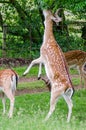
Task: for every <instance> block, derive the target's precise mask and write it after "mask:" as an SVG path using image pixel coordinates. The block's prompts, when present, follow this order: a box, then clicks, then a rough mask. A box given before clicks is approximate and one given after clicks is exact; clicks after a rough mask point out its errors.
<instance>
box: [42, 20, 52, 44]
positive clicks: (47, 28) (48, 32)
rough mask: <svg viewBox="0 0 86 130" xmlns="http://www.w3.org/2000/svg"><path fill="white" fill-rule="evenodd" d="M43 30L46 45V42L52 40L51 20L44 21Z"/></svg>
mask: <svg viewBox="0 0 86 130" xmlns="http://www.w3.org/2000/svg"><path fill="white" fill-rule="evenodd" d="M44 24H45V30H44V40H43V41H44V43H47V42H48V40H49V39H50V40H53V39H54V35H53V22H52V21H51V20H48V21H47V20H45V22H44Z"/></svg>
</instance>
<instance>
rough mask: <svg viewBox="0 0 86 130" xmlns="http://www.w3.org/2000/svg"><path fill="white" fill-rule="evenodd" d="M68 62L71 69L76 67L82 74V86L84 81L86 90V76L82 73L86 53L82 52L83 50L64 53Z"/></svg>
mask: <svg viewBox="0 0 86 130" xmlns="http://www.w3.org/2000/svg"><path fill="white" fill-rule="evenodd" d="M64 55H65V58H66V61H67V63H68V66H69V68H71V67H73V66H76V67H77V69H78V72H79V74H80V78H81V84H82V79H83V80H84V88H86V85H85V84H86V77H85V76H86V75H84V74H83V71H82V66H83V65H84V63H85V62H86V52H84V51H81V50H73V51H68V52H65V53H64Z"/></svg>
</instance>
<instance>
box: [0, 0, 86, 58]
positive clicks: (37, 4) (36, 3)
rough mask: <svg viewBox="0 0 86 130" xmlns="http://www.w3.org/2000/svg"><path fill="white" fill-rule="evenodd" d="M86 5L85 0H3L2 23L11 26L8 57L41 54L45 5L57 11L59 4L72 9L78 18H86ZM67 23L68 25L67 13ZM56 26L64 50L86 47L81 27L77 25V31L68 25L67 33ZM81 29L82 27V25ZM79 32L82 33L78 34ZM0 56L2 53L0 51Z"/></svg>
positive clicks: (0, 10) (57, 38) (1, 9)
mask: <svg viewBox="0 0 86 130" xmlns="http://www.w3.org/2000/svg"><path fill="white" fill-rule="evenodd" d="M8 1H9V0H8ZM85 7H86V2H85V1H80V0H73V1H72V0H65V1H64V0H57V1H55V0H33V1H31V0H25V1H23V0H15V1H14V3H12V2H11V1H10V3H3V0H2V3H1V4H0V13H1V16H2V19H3V21H2V23H3V24H4V23H5V24H7V26H8V27H7V37H6V53H7V57H13V58H14V57H16V58H17V57H20V58H21V57H23V58H29V59H30V58H31V59H34V58H37V57H38V56H39V49H40V46H41V44H42V41H43V33H44V25H43V22H44V19H43V13H42V10H43V9H45V8H46V9H50V10H52V12H55V11H56V10H57V9H58V8H63V9H64V11H66V12H67V13H70V14H71V15H72V13H73V15H74V16H75V18H76V20H77V21H78V20H79V21H80V20H82V21H85V20H86V17H85V12H86V8H85ZM65 16H66V14H65ZM0 20H1V19H0ZM69 20H73V17H71V16H70V18H69ZM74 20H75V19H74ZM64 23H66V24H67V25H68V15H67V18H66V20H65V22H64ZM0 26H1V25H0ZM69 26H70V25H68V27H69ZM75 26H76V25H74V27H75ZM82 26H84V25H82ZM82 26H81V27H82ZM55 28H56V29H55V30H54V34H55V36H56V40H57V42H58V44H59V45H60V46H61V48H62V50H63V51H68V50H74V49H81V50H85V49H86V48H85V46H84V42H85V41H83V39H81V33H82V32H81V31H80V32H78V31H77V29H76V32H75V30H70V28H69V29H68V31H69V35H68V34H67V32H66V31H58V30H57V27H55ZM72 28H73V26H72ZM0 30H1V29H0ZM78 30H81V28H79V29H78ZM75 33H76V34H75ZM78 33H79V35H77V34H78ZM0 36H1V35H0ZM0 46H2V39H0ZM84 48H85V49H84ZM8 50H10V51H8ZM0 57H2V55H1V53H0Z"/></svg>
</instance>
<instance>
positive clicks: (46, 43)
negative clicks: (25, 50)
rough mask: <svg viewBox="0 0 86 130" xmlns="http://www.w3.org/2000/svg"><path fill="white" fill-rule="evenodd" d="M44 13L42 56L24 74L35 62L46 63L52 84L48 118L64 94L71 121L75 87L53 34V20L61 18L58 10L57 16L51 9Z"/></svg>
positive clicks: (68, 118) (47, 73)
mask: <svg viewBox="0 0 86 130" xmlns="http://www.w3.org/2000/svg"><path fill="white" fill-rule="evenodd" d="M43 14H44V17H45V21H44V25H45V30H44V38H43V43H42V46H41V49H40V57H39V58H38V59H36V60H33V61H32V62H31V64H30V65H29V67H28V68H27V70H26V71H25V72H24V74H23V75H26V74H27V73H28V72H29V71H30V69H31V67H32V66H33V65H35V64H40V66H41V64H43V65H44V67H45V71H46V75H47V77H48V79H49V81H50V84H51V99H50V110H49V112H48V115H47V117H46V120H47V119H48V118H49V117H50V116H51V114H52V113H53V111H54V110H55V105H56V102H57V101H58V99H59V96H62V97H63V98H64V99H65V101H66V103H67V105H68V109H69V112H68V117H67V121H68V122H69V121H70V118H71V113H72V106H73V104H72V99H71V97H72V95H73V92H74V91H73V90H74V89H73V86H72V83H71V80H70V77H69V73H68V69H67V65H66V61H65V57H64V54H63V52H62V50H61V48H60V47H59V45H58V44H57V42H56V40H55V38H54V35H53V21H55V22H56V23H59V22H60V21H61V18H60V17H59V16H58V15H57V14H58V11H56V13H55V16H54V15H53V14H52V13H51V11H49V10H43Z"/></svg>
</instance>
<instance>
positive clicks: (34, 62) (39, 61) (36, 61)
mask: <svg viewBox="0 0 86 130" xmlns="http://www.w3.org/2000/svg"><path fill="white" fill-rule="evenodd" d="M41 62H42V60H41V57H39V58H38V59H35V60H33V61H32V62H31V64H30V65H29V66H28V68H27V69H26V71H25V72H24V73H23V76H25V75H26V74H27V73H28V72H29V71H30V69H31V68H32V66H33V65H35V64H40V63H41Z"/></svg>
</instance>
